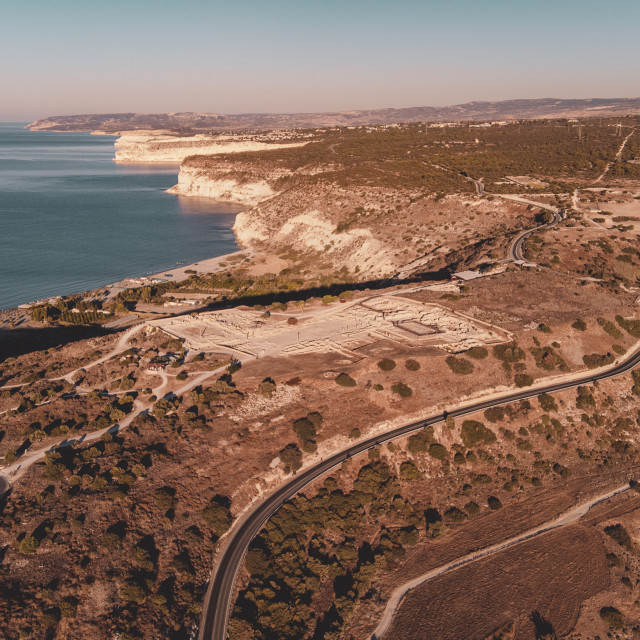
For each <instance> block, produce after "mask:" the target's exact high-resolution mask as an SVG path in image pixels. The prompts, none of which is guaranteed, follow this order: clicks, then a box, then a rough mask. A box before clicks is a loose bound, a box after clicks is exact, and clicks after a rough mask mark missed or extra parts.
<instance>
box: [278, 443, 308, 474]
mask: <svg viewBox="0 0 640 640" xmlns="http://www.w3.org/2000/svg"><path fill="white" fill-rule="evenodd" d="M279 456H280V461H281V462H282V463H283V464H284V469H285V473H291V472H294V473H295V472H296V471H297V470H298V469H300V467H302V451H300V449H298V445H296V444H295V443H294V442H292V443H290V444H288V445H287V446H286V447H285V448H284V449H281V450H280V452H279Z"/></svg>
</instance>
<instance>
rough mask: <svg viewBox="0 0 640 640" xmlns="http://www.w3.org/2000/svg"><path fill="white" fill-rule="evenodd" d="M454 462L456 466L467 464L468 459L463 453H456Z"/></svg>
mask: <svg viewBox="0 0 640 640" xmlns="http://www.w3.org/2000/svg"><path fill="white" fill-rule="evenodd" d="M453 461H454V462H455V464H465V463H466V462H467V459H466V458H465V457H464V454H463V453H460V452H458V453H456V455H455V456H453Z"/></svg>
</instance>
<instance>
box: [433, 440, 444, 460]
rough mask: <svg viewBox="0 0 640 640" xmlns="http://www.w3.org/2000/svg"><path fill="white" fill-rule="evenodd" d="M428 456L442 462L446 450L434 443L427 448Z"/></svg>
mask: <svg viewBox="0 0 640 640" xmlns="http://www.w3.org/2000/svg"><path fill="white" fill-rule="evenodd" d="M429 455H430V456H431V457H432V458H435V459H436V460H444V459H445V458H446V457H447V448H446V447H445V446H444V445H442V444H440V443H439V442H434V443H433V444H432V445H431V446H430V447H429Z"/></svg>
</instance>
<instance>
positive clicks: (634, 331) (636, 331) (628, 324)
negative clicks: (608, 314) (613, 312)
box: [616, 316, 640, 338]
mask: <svg viewBox="0 0 640 640" xmlns="http://www.w3.org/2000/svg"><path fill="white" fill-rule="evenodd" d="M616 322H617V323H618V324H619V325H620V326H621V327H622V328H623V329H624V330H625V331H626V332H627V333H628V334H629V335H631V336H633V337H634V338H640V320H627V319H626V318H623V317H622V316H616Z"/></svg>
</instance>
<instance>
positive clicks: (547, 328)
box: [538, 322, 551, 333]
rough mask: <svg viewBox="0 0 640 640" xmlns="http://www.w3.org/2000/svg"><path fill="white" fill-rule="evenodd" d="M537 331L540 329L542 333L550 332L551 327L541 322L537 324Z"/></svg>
mask: <svg viewBox="0 0 640 640" xmlns="http://www.w3.org/2000/svg"><path fill="white" fill-rule="evenodd" d="M538 331H541V332H542V333H551V327H550V326H549V325H548V324H545V323H544V322H542V323H540V324H539V325H538Z"/></svg>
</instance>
